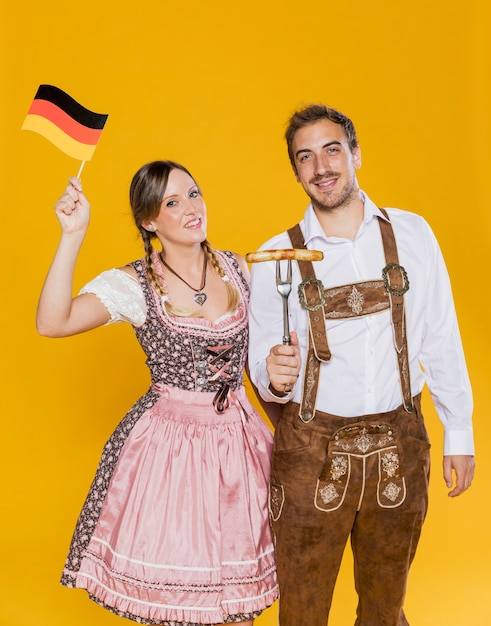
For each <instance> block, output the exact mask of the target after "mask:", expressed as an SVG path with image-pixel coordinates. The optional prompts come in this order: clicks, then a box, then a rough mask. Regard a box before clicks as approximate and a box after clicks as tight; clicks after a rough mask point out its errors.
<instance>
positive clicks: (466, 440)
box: [443, 430, 474, 456]
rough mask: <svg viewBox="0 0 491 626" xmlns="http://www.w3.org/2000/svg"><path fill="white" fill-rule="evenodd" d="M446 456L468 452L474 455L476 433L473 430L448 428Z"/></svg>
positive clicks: (446, 433)
mask: <svg viewBox="0 0 491 626" xmlns="http://www.w3.org/2000/svg"><path fill="white" fill-rule="evenodd" d="M443 454H444V456H452V455H454V454H466V455H470V456H474V435H473V432H472V430H446V431H445V440H444V445H443Z"/></svg>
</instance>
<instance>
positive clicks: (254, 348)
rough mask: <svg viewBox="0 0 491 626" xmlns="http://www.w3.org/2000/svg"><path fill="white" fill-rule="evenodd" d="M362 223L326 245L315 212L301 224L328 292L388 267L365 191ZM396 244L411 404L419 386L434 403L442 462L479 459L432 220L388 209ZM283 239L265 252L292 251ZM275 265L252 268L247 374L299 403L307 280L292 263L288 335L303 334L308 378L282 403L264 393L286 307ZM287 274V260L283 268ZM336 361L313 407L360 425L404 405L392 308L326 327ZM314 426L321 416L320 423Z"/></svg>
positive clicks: (323, 371) (325, 369) (325, 368)
mask: <svg viewBox="0 0 491 626" xmlns="http://www.w3.org/2000/svg"><path fill="white" fill-rule="evenodd" d="M362 197H363V199H364V203H365V210H364V218H363V222H362V224H361V226H360V228H359V230H358V233H357V234H356V237H355V239H354V241H351V240H350V239H343V238H338V237H327V236H326V235H325V233H324V231H323V229H322V227H321V225H320V223H319V221H318V219H317V217H316V215H315V213H314V211H313V209H312V206H311V205H309V206H308V208H307V210H306V212H305V216H304V219H303V220H302V221H301V222H300V226H301V229H302V232H303V234H304V238H305V244H306V246H307V248H310V249H311V250H321V251H322V252H323V253H324V260H323V261H319V262H314V263H313V265H314V269H315V273H316V276H317V278H318V279H320V280H321V281H322V283H323V285H324V287H325V288H329V287H336V286H340V285H345V284H351V283H353V282H359V281H364V280H373V279H376V280H380V279H381V278H382V269H383V268H384V267H385V265H386V261H385V257H384V250H383V246H382V239H381V234H380V227H379V224H378V217H379V216H380V217H381V218H382V219H385V218H384V217H383V216H382V213H381V211H380V210H379V209H378V208H377V206H376V205H375V204H374V203H373V202H372V201H371V200H370V199H369V198H368V197H367V196H366V195H365V194H363V193H362ZM386 210H387V212H388V214H389V216H390V220H391V222H392V226H393V229H394V234H395V238H396V243H397V250H398V255H399V263H400V264H401V265H402V266H403V267H404V268H405V270H406V272H407V275H408V279H409V285H410V286H409V290H408V291H407V292H406V294H405V296H404V299H405V307H406V320H407V335H408V351H409V361H410V372H411V389H412V394H413V396H414V395H416V394H418V393H419V392H420V391H421V390H422V388H423V385H424V384H425V382H426V384H427V385H428V389H429V391H430V393H431V396H432V398H433V402H434V404H435V408H436V410H437V412H438V415H439V417H440V419H441V421H442V423H443V426H444V430H445V440H444V454H445V455H450V454H474V443H473V432H472V409H473V402H472V391H471V387H470V382H469V377H468V373H467V367H466V363H465V358H464V353H463V350H462V342H461V338H460V333H459V328H458V324H457V318H456V314H455V307H454V303H453V297H452V291H451V286H450V281H449V277H448V273H447V270H446V267H445V263H444V260H443V257H442V254H441V251H440V247H439V245H438V242H437V241H436V239H435V236H434V235H433V233H432V231H431V229H430V227H429V226H428V224H427V222H426V221H425V220H424V219H423V218H422V217H420V216H419V215H416V214H414V213H409V212H407V211H401V210H399V209H392V208H389V209H386ZM291 247H292V244H291V241H290V239H289V237H288V235H287V233H286V232H283V233H281V234H280V235H277V236H276V237H273V238H272V239H270V240H269V241H267V242H266V243H265V244H264V245H263V246H262V247H261V249H263V250H268V249H281V248H291ZM275 266H276V262H274V261H270V262H263V263H254V264H252V268H251V303H250V341H249V367H250V374H251V379H252V382H253V383H254V384H255V385H256V387H257V388H258V391H259V393H260V395H261V397H262V398H263V399H264V400H265V401H267V402H280V403H286V402H288V401H289V400H293V401H295V402H298V403H300V401H301V396H302V383H303V373H304V367H305V357H306V351H307V336H308V316H307V312H306V311H305V310H304V309H303V308H301V306H300V304H299V300H298V295H297V287H298V284H299V283H300V282H301V280H302V278H301V276H300V273H299V271H298V266H297V263H296V262H294V263H293V284H292V292H291V295H290V297H289V311H290V315H289V320H290V329H291V330H294V331H296V332H297V333H298V337H299V343H300V349H301V355H302V370H301V372H300V376H299V379H298V382H297V383H296V385H295V386H294V388H293V390H292V392H291V393H290V394H288V395H287V396H285V397H284V398H278V397H276V396H274V395H273V394H272V393H271V391H270V390H269V389H268V386H269V376H268V373H267V371H266V361H265V359H266V357H267V355H268V354H269V351H270V349H271V347H272V346H273V345H275V344H278V343H281V339H282V336H283V317H282V315H283V313H282V311H283V309H282V302H281V297H280V296H279V294H278V293H277V291H276V284H275V269H276V267H275ZM282 272H283V275H285V274H286V261H283V262H282ZM326 328H327V339H328V344H329V348H330V351H331V354H332V357H331V360H330V361H329V363H322V364H321V367H320V381H319V389H318V395H317V404H316V408H317V409H318V410H319V411H323V412H326V413H331V414H334V415H341V416H344V417H357V416H362V415H366V414H372V413H381V412H385V411H391V410H393V409H395V408H397V407H398V406H399V405H400V404H401V403H402V395H401V386H400V381H399V370H398V366H397V359H396V352H395V348H394V340H393V332H392V326H391V314H390V310H385V311H382V312H380V313H376V314H373V315H365V316H362V317H355V318H350V319H343V320H326ZM314 419H315V418H314Z"/></svg>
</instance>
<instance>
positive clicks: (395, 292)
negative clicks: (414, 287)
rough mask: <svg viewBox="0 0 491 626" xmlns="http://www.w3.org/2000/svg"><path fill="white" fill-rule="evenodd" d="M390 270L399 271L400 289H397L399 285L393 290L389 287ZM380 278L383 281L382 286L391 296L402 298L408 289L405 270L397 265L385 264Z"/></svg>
mask: <svg viewBox="0 0 491 626" xmlns="http://www.w3.org/2000/svg"><path fill="white" fill-rule="evenodd" d="M390 270H399V271H400V272H401V276H402V287H401V288H400V289H399V288H398V287H399V285H398V284H396V286H395V288H394V287H391V286H390V279H389V272H390ZM382 278H383V279H384V285H385V288H386V290H387V292H388V293H390V294H391V295H393V296H403V295H404V294H405V293H406V291H407V290H408V289H409V278H408V277H407V272H406V270H405V269H404V268H403V267H402V265H399V263H387V265H386V266H385V267H384V269H383V270H382Z"/></svg>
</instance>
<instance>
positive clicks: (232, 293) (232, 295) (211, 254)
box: [201, 239, 240, 313]
mask: <svg viewBox="0 0 491 626" xmlns="http://www.w3.org/2000/svg"><path fill="white" fill-rule="evenodd" d="M201 247H202V248H203V251H204V253H205V255H206V258H207V259H208V260H209V261H210V263H211V265H212V267H213V269H214V270H215V271H216V272H217V274H218V275H219V276H220V278H225V276H226V274H225V272H224V271H223V268H222V266H221V264H220V260H219V259H218V256H217V255H216V254H215V250H213V247H212V245H211V243H210V242H209V241H208V239H205V240H204V241H203V242H202V244H201ZM224 282H225V287H226V289H227V295H228V306H227V312H228V313H232V312H233V311H235V309H236V308H237V306H238V304H239V302H240V294H239V291H238V290H237V289H236V287H234V286H233V285H232V284H231V283H230V281H229V280H226V281H224Z"/></svg>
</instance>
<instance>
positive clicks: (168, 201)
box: [37, 161, 277, 625]
mask: <svg viewBox="0 0 491 626" xmlns="http://www.w3.org/2000/svg"><path fill="white" fill-rule="evenodd" d="M130 203H131V207H132V211H133V216H134V219H135V223H136V225H137V227H138V229H139V231H140V234H141V236H142V238H143V242H144V247H145V258H143V259H141V260H138V261H135V262H133V263H130V264H128V265H127V266H125V267H123V268H120V269H113V270H109V271H106V272H103V273H102V274H101V275H100V276H98V277H97V278H96V279H94V280H93V281H91V282H89V283H88V284H87V285H86V286H85V287H84V288H83V289H82V290H81V292H80V294H79V295H78V296H77V297H75V298H72V278H73V271H74V267H75V263H76V259H77V256H78V253H79V250H80V247H81V245H82V242H83V239H84V236H85V233H86V230H87V226H88V222H89V203H88V201H87V199H86V198H85V196H84V194H83V192H82V187H81V183H80V180H78V179H77V178H71V179H70V184H69V186H68V187H67V188H66V190H65V192H64V194H63V195H62V197H61V198H60V199H59V200H58V202H57V203H56V205H55V210H56V214H57V216H58V219H59V222H60V224H61V227H62V235H61V240H60V244H59V247H58V250H57V252H56V255H55V258H54V261H53V264H52V266H51V268H50V270H49V273H48V276H47V278H46V282H45V285H44V287H43V290H42V293H41V297H40V301H39V307H38V314H37V328H38V331H39V332H40V333H41V334H42V335H45V336H49V337H64V336H69V335H73V334H76V333H80V332H84V331H87V330H90V329H92V328H96V327H98V326H101V325H104V324H109V323H113V322H119V321H127V322H129V323H131V324H132V325H133V327H134V330H135V334H136V337H137V339H138V341H139V342H140V344H141V345H142V347H143V350H144V351H145V353H146V355H147V365H148V367H149V368H150V373H151V377H152V385H151V387H150V389H149V390H148V391H147V393H146V394H145V395H144V396H143V397H141V398H140V399H139V400H138V401H137V402H136V404H135V405H134V406H133V407H132V409H131V410H130V411H129V413H128V414H127V415H126V416H125V417H124V418H123V420H122V421H121V422H120V424H119V425H118V427H117V428H116V430H115V432H114V433H113V435H112V436H111V437H110V439H109V440H108V442H107V444H106V446H105V448H104V451H103V454H102V458H101V461H100V464H99V468H98V470H97V473H96V476H95V479H94V481H93V483H92V486H91V489H90V492H89V495H88V497H87V500H86V502H85V505H84V507H83V509H82V513H81V515H80V518H79V521H78V524H77V527H76V529H75V533H74V536H73V540H72V544H71V548H70V553H69V555H68V559H67V562H66V566H65V569H64V572H63V576H62V583H63V584H64V585H66V586H67V587H81V588H84V589H86V590H87V591H88V593H89V595H90V597H91V598H92V599H93V600H95V601H96V602H98V603H99V604H101V605H102V606H104V607H106V608H108V609H109V610H111V611H113V612H114V613H116V614H118V615H120V616H122V617H127V618H129V619H132V620H134V621H136V622H138V623H141V624H171V625H174V624H221V623H228V622H241V623H244V624H247V625H251V624H252V622H253V619H254V618H255V617H256V616H257V615H259V614H260V613H261V611H262V610H263V609H264V608H266V607H267V606H269V605H270V604H272V602H273V601H274V600H275V599H276V597H277V584H276V571H275V562H274V553H273V546H272V541H271V535H270V530H269V524H268V515H267V484H268V478H269V469H270V460H269V458H270V451H271V445H272V435H271V433H270V431H269V429H268V428H267V426H266V425H265V424H264V422H263V421H262V419H261V418H260V416H259V415H258V413H257V412H256V411H255V410H254V409H253V408H252V406H251V405H250V403H249V402H248V400H247V398H246V396H245V393H244V389H243V385H242V377H243V372H244V365H245V360H246V354H247V340H248V327H247V308H248V305H247V302H248V293H249V287H248V271H247V266H246V264H245V262H244V260H243V259H242V258H241V257H239V256H237V255H235V254H233V253H231V252H218V251H214V250H213V249H212V247H211V245H210V244H209V243H208V241H207V240H206V207H205V203H204V201H203V198H202V196H201V192H200V189H199V187H198V185H197V184H196V182H195V181H194V179H193V177H192V176H191V174H190V173H189V172H188V171H187V170H186V169H185V168H184V167H183V166H182V165H179V164H178V163H174V162H171V161H156V162H152V163H148V164H147V165H144V166H143V167H142V168H141V169H140V170H139V171H138V172H137V173H136V174H135V176H134V178H133V180H132V183H131V188H130ZM155 239H158V241H159V242H160V244H161V251H158V250H154V248H153V245H152V242H153V240H155Z"/></svg>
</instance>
